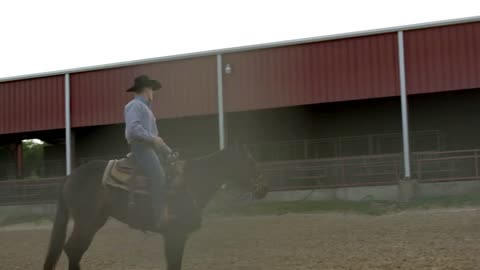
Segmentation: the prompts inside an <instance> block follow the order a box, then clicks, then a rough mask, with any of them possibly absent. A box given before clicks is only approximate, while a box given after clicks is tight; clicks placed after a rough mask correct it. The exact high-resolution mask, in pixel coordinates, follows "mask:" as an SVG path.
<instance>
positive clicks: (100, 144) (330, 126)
mask: <svg viewBox="0 0 480 270" xmlns="http://www.w3.org/2000/svg"><path fill="white" fill-rule="evenodd" d="M140 74H147V75H149V76H151V77H153V78H156V79H158V80H159V81H161V83H162V85H163V88H162V89H161V91H160V92H158V93H157V94H156V99H155V101H154V105H153V108H154V113H155V114H156V116H157V118H158V126H159V132H160V135H161V136H162V137H163V138H164V139H165V141H166V142H167V143H168V144H169V145H170V146H171V147H172V148H174V149H176V150H178V151H179V152H180V153H181V155H182V156H183V157H195V156H201V155H205V154H208V153H211V152H213V151H216V150H218V149H219V148H221V147H223V146H225V145H230V144H234V143H241V144H244V145H247V146H248V148H249V149H250V150H251V151H252V153H253V154H254V156H255V158H256V159H257V160H258V161H259V164H261V165H260V166H261V167H262V168H263V170H264V174H265V176H266V178H267V180H266V181H268V184H269V186H270V187H271V189H272V190H285V189H287V190H298V189H311V188H331V187H345V186H365V185H381V184H388V183H395V182H398V181H399V180H401V179H405V178H415V179H418V180H419V181H424V182H444V181H447V182H449V181H478V180H480V174H479V169H478V168H479V161H478V157H479V155H478V154H479V151H478V150H477V149H480V140H479V139H478V138H480V128H479V126H478V125H477V122H476V121H477V119H479V118H480V106H479V104H480V91H478V90H479V88H480V17H473V18H464V19H457V20H449V21H440V22H432V23H425V24H419V25H409V26H402V27H397V28H388V29H377V30H371V31H364V32H355V33H348V34H341V35H334V36H326V37H316V38H309V39H302V40H293V41H287V42H280V43H272V44H261V45H257V46H248V47H240V48H232V49H225V50H220V51H208V52H201V53H194V54H186V55H178V56H170V57H162V58H152V59H145V60H139V61H133V62H125V63H116V64H109V65H103V66H95V67H88V68H80V69H72V70H63V71H58V72H50V73H44V74H33V75H27V76H20V77H12V78H3V79H0V180H1V181H0V186H1V187H2V190H3V191H2V192H3V193H5V194H3V195H4V196H3V198H5V199H4V200H5V201H10V200H12V198H10V197H9V196H7V195H8V194H12V192H13V191H12V190H17V191H18V190H21V191H22V192H23V193H22V194H24V195H25V194H26V195H25V196H24V197H22V200H24V201H37V200H44V199H45V196H46V195H45V194H44V193H41V192H40V193H39V192H37V191H38V190H40V189H45V188H46V187H52V185H54V184H55V183H58V177H61V176H64V175H65V174H68V173H69V172H70V171H71V169H72V168H74V167H75V166H78V165H79V164H82V163H84V162H87V161H89V160H92V159H98V158H101V159H108V158H116V157H122V156H124V155H125V154H126V153H128V145H127V144H126V142H125V140H124V125H123V107H124V105H125V104H126V103H127V102H128V101H129V100H130V99H131V98H132V96H131V94H129V93H126V92H125V90H126V89H127V88H128V87H129V86H130V85H131V84H132V82H133V79H134V78H135V77H136V76H138V75H140ZM28 139H39V140H42V141H43V142H45V144H44V147H43V156H42V161H41V163H38V164H36V165H35V166H34V168H33V169H28V170H27V169H26V168H27V167H28V168H31V167H32V166H28V164H25V156H24V153H23V152H24V147H23V145H24V143H23V142H24V140H28ZM34 191H35V192H34ZM39 194H43V195H39ZM48 194H50V193H48ZM48 196H50V195H48ZM48 196H47V197H48ZM17 197H18V196H17ZM17 197H16V198H17Z"/></svg>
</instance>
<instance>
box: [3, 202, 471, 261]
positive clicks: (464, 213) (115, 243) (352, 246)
mask: <svg viewBox="0 0 480 270" xmlns="http://www.w3.org/2000/svg"><path fill="white" fill-rule="evenodd" d="M49 233H50V225H49V224H47V225H42V226H31V225H30V226H18V225H17V226H14V227H6V228H1V229H0V243H1V252H0V269H5V270H13V269H41V263H42V261H43V256H44V254H45V252H46V247H47V240H48V237H49ZM82 266H83V269H105V270H110V269H116V270H118V269H165V268H164V267H165V266H164V258H163V253H162V239H161V237H159V236H157V235H153V234H147V235H145V234H143V233H141V232H138V231H133V230H129V229H128V228H127V227H126V226H124V225H123V224H118V223H115V222H111V223H109V224H108V225H107V226H106V227H105V228H103V229H102V230H101V231H100V232H99V233H98V234H97V236H96V238H95V239H94V242H93V244H92V246H91V247H90V249H89V250H88V251H87V253H86V255H85V257H84V260H83V262H82ZM58 269H66V258H65V256H64V255H62V258H61V261H60V265H59V267H58ZM184 269H197V270H203V269H205V270H206V269H209V270H212V269H213V270H216V269H218V270H226V269H272V270H283V269H289V270H292V269H295V270H301V269H369V270H371V269H480V209H467V208H462V209H449V210H447V209H443V210H442V209H439V210H428V211H408V212H402V213H397V214H391V215H383V216H367V215H354V214H332V213H330V214H328V213H325V214H308V215H306V214H287V215H281V216H256V217H234V218H232V217H230V218H209V219H207V220H206V221H205V223H204V227H203V228H202V229H201V230H200V231H198V232H196V233H194V234H193V235H192V237H191V239H190V241H189V242H188V244H187V248H186V254H185V259H184Z"/></svg>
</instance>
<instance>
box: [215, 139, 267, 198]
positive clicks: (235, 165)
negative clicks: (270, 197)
mask: <svg viewBox="0 0 480 270" xmlns="http://www.w3.org/2000/svg"><path fill="white" fill-rule="evenodd" d="M223 151H224V152H225V158H226V160H225V161H226V162H228V165H227V166H226V169H227V178H228V181H227V183H226V185H227V186H230V187H233V188H235V189H237V190H240V191H246V192H252V194H253V196H254V197H255V198H256V199H262V198H264V197H265V196H266V195H267V192H268V190H267V187H266V186H265V185H264V184H263V183H262V174H261V171H260V170H259V168H258V164H257V162H256V160H255V159H254V158H253V156H252V155H251V153H250V151H249V149H248V148H247V147H246V146H244V147H230V148H227V149H225V150H223Z"/></svg>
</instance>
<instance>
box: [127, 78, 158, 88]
mask: <svg viewBox="0 0 480 270" xmlns="http://www.w3.org/2000/svg"><path fill="white" fill-rule="evenodd" d="M144 87H151V88H152V89H153V90H158V89H160V88H162V85H161V84H160V82H159V81H157V80H151V79H150V78H148V76H147V75H140V76H138V77H136V78H135V82H134V84H133V86H132V87H130V88H128V89H127V92H136V91H137V90H138V89H142V88H144Z"/></svg>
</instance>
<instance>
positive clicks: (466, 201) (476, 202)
mask: <svg viewBox="0 0 480 270" xmlns="http://www.w3.org/2000/svg"><path fill="white" fill-rule="evenodd" d="M460 207H480V194H476V193H472V194H468V195H463V196H448V197H437V198H429V199H417V200H414V201H411V202H408V203H398V202H392V201H360V202H352V201H342V200H334V201H294V202H259V203H254V204H248V205H244V206H235V207H221V206H217V207H214V208H211V209H208V210H207V211H206V214H207V215H221V216H255V215H283V214H288V213H353V214H362V215H372V216H378V215H385V214H389V213H396V212H401V211H406V210H415V209H417V210H426V209H435V208H460ZM51 221H53V216H52V215H40V214H36V215H28V216H9V217H6V218H4V219H3V220H2V219H1V218H0V227H1V226H7V225H14V224H20V223H33V224H41V223H44V222H51Z"/></svg>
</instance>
